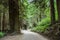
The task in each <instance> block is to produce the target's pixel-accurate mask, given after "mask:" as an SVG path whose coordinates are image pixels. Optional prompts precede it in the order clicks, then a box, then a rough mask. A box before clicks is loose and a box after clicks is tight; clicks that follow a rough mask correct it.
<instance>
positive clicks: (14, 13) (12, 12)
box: [9, 0, 20, 32]
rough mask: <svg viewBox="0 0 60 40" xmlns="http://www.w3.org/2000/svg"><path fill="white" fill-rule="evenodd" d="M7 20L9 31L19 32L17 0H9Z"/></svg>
mask: <svg viewBox="0 0 60 40" xmlns="http://www.w3.org/2000/svg"><path fill="white" fill-rule="evenodd" d="M9 21H10V28H11V31H16V32H20V26H19V5H18V0H9Z"/></svg>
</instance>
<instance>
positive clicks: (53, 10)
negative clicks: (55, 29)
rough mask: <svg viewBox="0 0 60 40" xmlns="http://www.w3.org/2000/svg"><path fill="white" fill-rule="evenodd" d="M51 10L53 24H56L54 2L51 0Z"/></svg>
mask: <svg viewBox="0 0 60 40" xmlns="http://www.w3.org/2000/svg"><path fill="white" fill-rule="evenodd" d="M50 10H51V24H55V8H54V0H50Z"/></svg>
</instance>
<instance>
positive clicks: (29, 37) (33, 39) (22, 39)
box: [0, 30, 48, 40]
mask: <svg viewBox="0 0 60 40" xmlns="http://www.w3.org/2000/svg"><path fill="white" fill-rule="evenodd" d="M21 32H22V33H23V34H22V35H13V36H6V37H4V38H1V39H0V40H48V39H47V38H45V37H43V36H42V35H40V34H38V33H34V32H30V31H26V30H22V31H21Z"/></svg>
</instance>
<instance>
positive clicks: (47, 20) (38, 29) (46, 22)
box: [32, 18, 50, 32]
mask: <svg viewBox="0 0 60 40" xmlns="http://www.w3.org/2000/svg"><path fill="white" fill-rule="evenodd" d="M49 25H50V18H45V19H43V20H42V21H41V22H39V23H38V26H36V27H34V28H33V29H32V31H35V32H44V31H45V30H46V29H47V28H48V27H49Z"/></svg>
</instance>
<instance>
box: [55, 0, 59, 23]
mask: <svg viewBox="0 0 60 40" xmlns="http://www.w3.org/2000/svg"><path fill="white" fill-rule="evenodd" d="M56 2H57V11H58V22H59V23H60V0H56Z"/></svg>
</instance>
